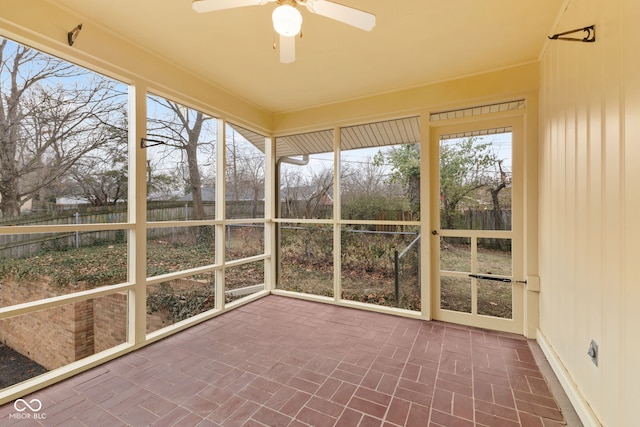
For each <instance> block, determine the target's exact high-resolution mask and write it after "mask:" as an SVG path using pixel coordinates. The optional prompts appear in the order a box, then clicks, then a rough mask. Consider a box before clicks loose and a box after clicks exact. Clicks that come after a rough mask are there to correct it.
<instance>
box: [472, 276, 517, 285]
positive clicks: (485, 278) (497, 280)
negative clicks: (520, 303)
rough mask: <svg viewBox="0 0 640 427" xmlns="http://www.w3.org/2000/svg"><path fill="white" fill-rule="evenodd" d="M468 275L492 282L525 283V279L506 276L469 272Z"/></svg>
mask: <svg viewBox="0 0 640 427" xmlns="http://www.w3.org/2000/svg"><path fill="white" fill-rule="evenodd" d="M469 277H473V278H474V279H480V280H492V281H494V282H504V283H524V284H525V285H526V284H527V281H526V280H513V279H509V278H508V277H495V276H484V275H482V274H469Z"/></svg>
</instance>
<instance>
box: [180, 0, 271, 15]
mask: <svg viewBox="0 0 640 427" xmlns="http://www.w3.org/2000/svg"><path fill="white" fill-rule="evenodd" d="M270 1H276V0H194V1H193V3H191V7H193V10H195V11H196V12H198V13H205V12H215V11H216V10H224V9H233V8H236V7H243V6H258V5H261V4H267V3H268V2H270Z"/></svg>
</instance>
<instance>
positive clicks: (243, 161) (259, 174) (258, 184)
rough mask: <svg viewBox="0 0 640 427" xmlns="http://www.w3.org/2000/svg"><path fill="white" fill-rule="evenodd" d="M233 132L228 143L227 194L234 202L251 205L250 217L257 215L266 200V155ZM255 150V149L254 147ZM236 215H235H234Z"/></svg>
mask: <svg viewBox="0 0 640 427" xmlns="http://www.w3.org/2000/svg"><path fill="white" fill-rule="evenodd" d="M252 147H253V146H252V145H251V144H250V143H249V142H246V141H245V140H244V139H241V140H237V139H236V133H235V132H232V134H231V138H230V140H228V141H227V168H226V173H227V178H226V179H227V192H228V193H229V195H230V196H231V200H232V201H234V202H241V201H243V202H248V203H250V212H249V215H250V216H252V217H253V216H255V215H256V210H257V207H258V204H259V201H260V200H261V199H263V198H264V155H263V154H262V153H261V152H260V151H259V150H257V149H254V150H252ZM253 148H255V147H253ZM232 214H235V213H232Z"/></svg>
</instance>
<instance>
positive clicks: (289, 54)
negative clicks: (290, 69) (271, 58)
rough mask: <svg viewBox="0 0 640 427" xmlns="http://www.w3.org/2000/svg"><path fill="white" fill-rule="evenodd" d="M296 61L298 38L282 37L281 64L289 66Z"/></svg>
mask: <svg viewBox="0 0 640 427" xmlns="http://www.w3.org/2000/svg"><path fill="white" fill-rule="evenodd" d="M295 60H296V36H293V37H285V36H280V62H282V63H283V64H289V63H291V62H293V61H295Z"/></svg>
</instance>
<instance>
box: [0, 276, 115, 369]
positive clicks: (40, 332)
mask: <svg viewBox="0 0 640 427" xmlns="http://www.w3.org/2000/svg"><path fill="white" fill-rule="evenodd" d="M75 290H81V289H75ZM56 295H57V293H56V292H55V290H54V289H52V288H51V287H50V286H49V284H48V282H47V281H46V280H41V281H31V282H28V283H23V282H21V283H18V282H15V281H13V280H6V281H5V282H4V283H3V285H2V287H1V288H0V302H1V305H2V306H4V307H6V306H9V305H13V304H20V303H23V302H28V301H35V300H38V299H43V298H50V297H53V296H56ZM126 328H127V296H126V294H125V293H118V294H112V295H107V296H104V297H100V298H95V299H91V300H86V301H81V302H77V303H73V304H66V305H64V306H61V307H55V308H49V309H45V310H41V311H38V312H35V313H30V314H25V315H22V316H17V317H12V318H9V319H4V320H2V321H0V341H1V342H2V343H3V344H5V345H7V346H9V347H11V348H12V349H14V350H15V351H17V352H18V353H21V354H23V355H25V356H27V357H29V358H30V359H31V360H33V361H34V362H36V363H38V364H40V365H42V366H44V367H45V368H47V369H55V368H59V367H61V366H64V365H66V364H69V363H71V362H74V361H76V360H79V359H82V358H84V357H87V356H90V355H92V354H94V353H97V352H100V351H103V350H106V349H109V348H111V347H113V346H115V345H118V344H122V343H123V342H125V341H126V332H127V331H126Z"/></svg>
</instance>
